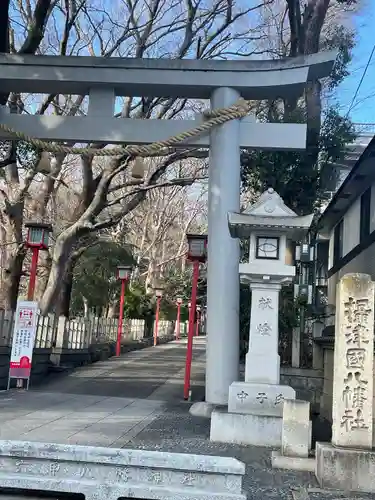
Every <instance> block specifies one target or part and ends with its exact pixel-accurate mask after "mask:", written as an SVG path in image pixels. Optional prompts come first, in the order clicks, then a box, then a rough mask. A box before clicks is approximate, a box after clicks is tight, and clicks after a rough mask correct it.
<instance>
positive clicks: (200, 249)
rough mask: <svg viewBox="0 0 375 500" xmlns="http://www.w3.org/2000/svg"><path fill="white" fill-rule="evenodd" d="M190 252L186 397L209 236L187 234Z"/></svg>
mask: <svg viewBox="0 0 375 500" xmlns="http://www.w3.org/2000/svg"><path fill="white" fill-rule="evenodd" d="M186 237H187V240H188V247H189V248H188V254H187V259H188V260H190V261H191V262H192V263H193V281H192V285H191V301H190V310H189V330H188V342H187V349H186V363H185V380H184V399H185V400H188V399H189V394H190V377H191V362H192V357H193V335H194V323H195V309H196V305H197V289H198V279H199V264H200V262H205V261H206V258H207V236H206V235H196V234H187V235H186Z"/></svg>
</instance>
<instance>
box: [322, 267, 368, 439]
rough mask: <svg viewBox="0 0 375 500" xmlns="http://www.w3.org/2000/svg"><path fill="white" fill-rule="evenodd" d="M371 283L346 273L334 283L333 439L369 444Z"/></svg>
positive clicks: (363, 277)
mask: <svg viewBox="0 0 375 500" xmlns="http://www.w3.org/2000/svg"><path fill="white" fill-rule="evenodd" d="M373 346H374V283H373V282H372V281H371V277H370V276H369V275H367V274H347V275H345V276H344V277H343V278H342V279H341V280H340V282H339V284H338V285H337V294H336V321H335V354H334V369H333V408H332V420H333V425H332V443H333V444H334V445H336V446H344V447H353V448H365V449H371V448H372V428H373V424H372V418H373V409H372V403H373V370H374V366H373V365H374V353H373Z"/></svg>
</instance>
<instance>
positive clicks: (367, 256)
mask: <svg viewBox="0 0 375 500" xmlns="http://www.w3.org/2000/svg"><path fill="white" fill-rule="evenodd" d="M370 210H371V217H370V233H371V232H373V231H375V184H373V185H372V186H371V209H370ZM360 214H361V200H360V197H358V198H357V200H356V201H355V202H354V203H353V204H352V205H351V206H350V208H349V209H348V211H347V212H346V213H345V215H344V217H343V219H342V220H343V221H344V230H343V257H345V255H347V254H348V253H349V252H350V251H351V250H353V248H355V247H356V246H357V245H359V242H360V241H359V238H360ZM333 253H334V228H333V229H332V231H331V234H330V240H329V255H328V270H329V269H330V268H331V267H332V266H333ZM347 273H367V274H370V275H371V276H372V278H373V279H374V280H375V243H374V244H372V245H370V246H369V247H368V248H366V249H365V250H364V251H362V252H361V253H360V254H358V255H357V256H356V257H355V258H353V259H351V260H350V262H348V263H347V264H346V265H345V266H343V267H342V268H341V269H340V270H339V271H338V272H337V273H335V274H334V275H332V276H331V277H330V278H329V279H328V303H329V304H335V301H336V285H337V282H338V280H339V279H341V278H342V276H344V274H347Z"/></svg>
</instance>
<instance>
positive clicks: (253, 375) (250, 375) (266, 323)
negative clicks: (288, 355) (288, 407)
mask: <svg viewBox="0 0 375 500" xmlns="http://www.w3.org/2000/svg"><path fill="white" fill-rule="evenodd" d="M250 289H251V292H252V295H251V320H250V338H249V351H248V353H247V354H246V364H245V381H246V382H254V383H260V384H279V383H280V356H279V354H278V341H279V293H280V290H281V285H280V284H279V283H251V284H250Z"/></svg>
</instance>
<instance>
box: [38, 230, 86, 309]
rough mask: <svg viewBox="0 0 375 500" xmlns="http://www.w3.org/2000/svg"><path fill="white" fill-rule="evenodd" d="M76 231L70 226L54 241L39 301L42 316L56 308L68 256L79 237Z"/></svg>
mask: <svg viewBox="0 0 375 500" xmlns="http://www.w3.org/2000/svg"><path fill="white" fill-rule="evenodd" d="M77 229H78V228H77V227H76V226H71V227H70V228H69V229H67V230H66V231H64V232H63V233H61V234H60V236H58V238H57V239H56V243H55V247H54V249H53V255H52V264H51V271H50V273H49V276H48V282H47V286H46V289H45V291H44V294H43V297H42V299H41V301H40V309H41V312H42V314H43V315H46V314H48V313H49V312H50V311H51V310H52V309H53V308H54V307H56V303H57V299H58V295H59V292H60V289H61V284H62V283H63V281H64V279H65V275H66V269H67V265H68V262H69V255H70V254H71V252H72V249H73V246H74V244H75V243H76V241H77V240H78V237H79V236H78V230H77Z"/></svg>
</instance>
